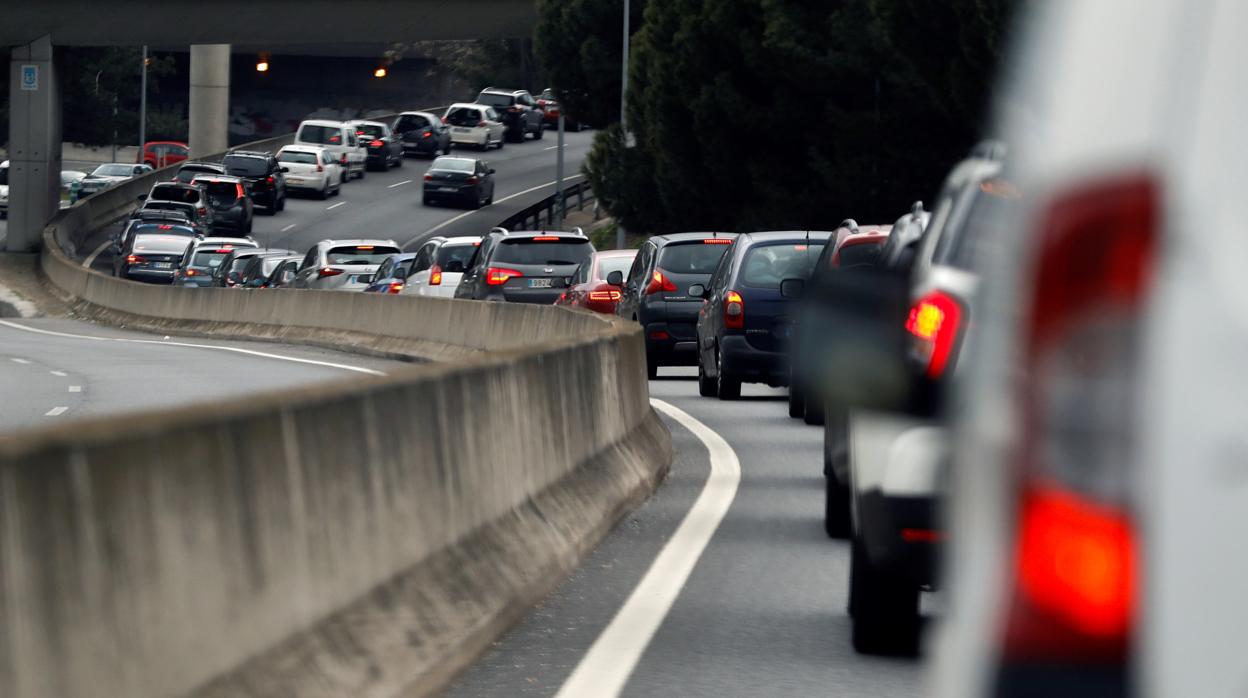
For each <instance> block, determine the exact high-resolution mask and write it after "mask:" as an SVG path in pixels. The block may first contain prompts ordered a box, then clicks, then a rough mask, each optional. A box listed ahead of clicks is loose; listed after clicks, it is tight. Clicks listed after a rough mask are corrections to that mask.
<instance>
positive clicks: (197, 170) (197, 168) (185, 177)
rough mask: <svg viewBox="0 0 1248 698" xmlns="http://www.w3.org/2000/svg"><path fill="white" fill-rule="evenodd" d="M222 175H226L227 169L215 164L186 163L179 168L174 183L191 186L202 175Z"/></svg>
mask: <svg viewBox="0 0 1248 698" xmlns="http://www.w3.org/2000/svg"><path fill="white" fill-rule="evenodd" d="M220 174H225V168H224V167H222V166H221V165H218V164H217V163H215V162H184V163H182V166H181V167H179V168H178V172H177V174H175V175H174V176H173V181H175V182H181V183H183V184H190V183H191V182H192V181H193V180H194V179H195V178H196V177H199V176H201V175H220Z"/></svg>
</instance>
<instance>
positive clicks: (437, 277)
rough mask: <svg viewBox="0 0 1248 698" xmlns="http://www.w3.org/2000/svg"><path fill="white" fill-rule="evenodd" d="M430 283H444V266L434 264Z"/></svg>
mask: <svg viewBox="0 0 1248 698" xmlns="http://www.w3.org/2000/svg"><path fill="white" fill-rule="evenodd" d="M429 285H430V286H441V285H442V267H440V266H438V265H436V264H435V265H433V268H432V269H430V270H429Z"/></svg>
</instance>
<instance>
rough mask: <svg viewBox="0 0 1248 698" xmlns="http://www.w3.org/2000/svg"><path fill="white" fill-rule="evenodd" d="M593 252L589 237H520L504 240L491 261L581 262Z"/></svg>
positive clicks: (511, 262)
mask: <svg viewBox="0 0 1248 698" xmlns="http://www.w3.org/2000/svg"><path fill="white" fill-rule="evenodd" d="M593 253H594V246H593V245H591V244H589V240H587V239H582V240H578V239H576V238H558V239H557V241H556V240H541V239H538V238H518V239H515V240H503V244H501V245H499V246H498V249H497V250H496V251H495V252H494V259H493V260H491V261H493V262H504V263H507V264H580V263H581V262H584V261H585V260H587V259H589V256H590V255H591V254H593Z"/></svg>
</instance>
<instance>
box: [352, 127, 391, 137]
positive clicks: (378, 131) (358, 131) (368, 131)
mask: <svg viewBox="0 0 1248 698" xmlns="http://www.w3.org/2000/svg"><path fill="white" fill-rule="evenodd" d="M355 135H357V136H359V135H364V136H368V137H369V138H381V137H382V136H384V135H386V129H385V127H383V126H378V125H377V124H359V125H357V126H356V127H355Z"/></svg>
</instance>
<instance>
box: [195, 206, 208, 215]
mask: <svg viewBox="0 0 1248 698" xmlns="http://www.w3.org/2000/svg"><path fill="white" fill-rule="evenodd" d="M195 211H196V212H197V213H199V215H201V216H206V215H208V209H206V208H204V207H203V206H200V207H199V208H197V209H195Z"/></svg>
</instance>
